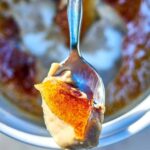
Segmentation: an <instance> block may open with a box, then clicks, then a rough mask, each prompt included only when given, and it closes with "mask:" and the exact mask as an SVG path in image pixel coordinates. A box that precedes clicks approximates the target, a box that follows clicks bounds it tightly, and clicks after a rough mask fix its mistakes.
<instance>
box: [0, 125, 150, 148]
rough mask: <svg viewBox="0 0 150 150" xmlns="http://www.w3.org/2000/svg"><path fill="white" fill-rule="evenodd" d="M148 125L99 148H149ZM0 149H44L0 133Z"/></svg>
mask: <svg viewBox="0 0 150 150" xmlns="http://www.w3.org/2000/svg"><path fill="white" fill-rule="evenodd" d="M149 139H150V126H149V127H148V128H146V129H145V130H143V131H142V132H140V133H138V134H137V135H134V136H132V137H130V138H129V139H127V140H124V141H122V142H120V143H118V144H113V145H111V146H109V147H105V148H101V149H100V150H150V140H149ZM0 150H44V149H42V148H37V147H34V146H30V145H27V144H24V143H21V142H18V141H16V140H14V139H12V138H9V137H7V136H5V135H3V134H1V133H0Z"/></svg>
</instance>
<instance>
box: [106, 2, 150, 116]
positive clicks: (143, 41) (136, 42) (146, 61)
mask: <svg viewBox="0 0 150 150" xmlns="http://www.w3.org/2000/svg"><path fill="white" fill-rule="evenodd" d="M107 1H111V0H107ZM132 3H134V4H133V5H131V4H132ZM125 4H126V5H127V6H126V5H125ZM129 4H130V5H129ZM139 4H140V7H139ZM149 4H150V2H149V1H146V0H141V3H140V1H138V0H136V1H131V0H125V2H124V3H123V4H121V3H119V1H117V0H116V1H115V3H114V4H113V5H114V6H115V8H116V10H117V11H119V12H123V11H124V10H126V12H125V11H124V12H125V13H124V14H122V16H123V17H124V18H128V17H129V16H130V15H131V14H134V17H130V22H127V23H126V26H127V29H128V32H127V35H126V36H125V39H124V42H123V52H122V54H123V62H122V66H121V69H120V71H119V73H118V75H117V76H116V78H115V80H114V81H113V82H112V83H110V84H109V86H108V88H107V94H106V99H107V101H106V108H107V111H106V115H112V114H113V113H115V112H116V111H118V110H120V109H122V108H123V107H124V106H127V105H129V104H130V103H131V102H132V101H134V100H136V99H137V98H138V97H139V96H140V95H141V94H143V93H144V92H145V91H147V90H148V89H149V88H150V71H149V69H150V42H149V41H150V28H149V25H150V15H149V14H150V9H149ZM135 7H138V9H135ZM118 8H120V9H121V10H120V9H118ZM131 19H132V20H131Z"/></svg>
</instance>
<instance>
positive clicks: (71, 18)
mask: <svg viewBox="0 0 150 150" xmlns="http://www.w3.org/2000/svg"><path fill="white" fill-rule="evenodd" d="M81 20H82V0H69V3H68V22H69V29H70V55H69V57H68V58H67V59H66V60H65V61H64V62H62V63H61V67H60V68H59V69H58V70H57V72H56V74H55V75H56V76H57V75H61V74H62V73H63V72H64V71H67V70H70V71H71V73H72V79H73V81H74V85H75V86H76V87H77V88H78V89H79V90H81V91H83V92H85V93H86V95H87V97H88V99H93V100H94V105H95V107H98V106H101V105H104V104H105V90H104V85H103V82H102V79H101V78H100V76H99V75H98V73H97V72H96V71H95V69H94V68H93V67H92V66H91V65H90V64H89V63H87V62H86V60H84V58H83V57H82V56H81V53H80V48H79V37H80V36H79V35H80V26H81ZM93 59H94V58H93Z"/></svg>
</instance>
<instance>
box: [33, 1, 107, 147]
mask: <svg viewBox="0 0 150 150" xmlns="http://www.w3.org/2000/svg"><path fill="white" fill-rule="evenodd" d="M81 19H82V0H69V2H68V22H69V29H70V55H69V57H68V58H67V59H66V60H65V61H64V62H62V63H53V64H52V66H51V68H50V71H49V73H48V76H47V77H46V78H45V79H44V81H43V82H42V83H40V84H37V85H35V87H36V88H37V89H38V90H39V91H40V93H41V95H42V107H43V112H44V120H45V124H46V127H47V129H48V131H49V132H50V134H51V135H52V136H53V138H54V140H55V141H56V143H57V144H58V145H60V146H61V147H62V148H73V149H79V148H92V147H94V146H96V145H97V144H98V143H99V136H100V132H101V127H102V123H103V117H104V111H105V107H104V105H105V92H104V86H103V82H102V80H101V78H100V77H99V76H98V74H97V73H96V71H95V70H94V69H93V68H92V67H91V66H90V65H89V64H88V63H87V62H86V61H85V60H84V59H83V57H82V56H81V54H80V49H79V36H80V26H81ZM93 59H94V58H93Z"/></svg>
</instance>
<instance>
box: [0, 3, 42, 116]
mask: <svg viewBox="0 0 150 150" xmlns="http://www.w3.org/2000/svg"><path fill="white" fill-rule="evenodd" d="M2 4H3V5H4V4H5V3H2ZM2 4H1V3H0V6H1V5H2ZM4 6H5V5H4ZM1 7H2V6H1ZM1 11H2V8H0V91H1V93H2V94H4V95H5V96H7V97H8V99H10V100H11V101H12V102H14V103H15V104H17V105H18V106H19V107H20V108H22V109H23V110H26V111H27V112H30V113H32V114H34V115H38V116H41V114H42V111H41V108H40V103H39V100H38V97H39V95H38V92H37V91H36V90H35V88H34V83H35V82H36V80H37V74H38V73H37V62H36V59H35V57H34V56H32V55H31V54H29V53H28V52H26V51H25V49H24V46H23V45H22V42H21V37H20V36H21V35H20V31H19V27H18V25H17V23H16V21H15V20H14V18H13V17H12V16H10V15H6V14H5V13H2V12H1ZM33 107H34V109H33Z"/></svg>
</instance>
